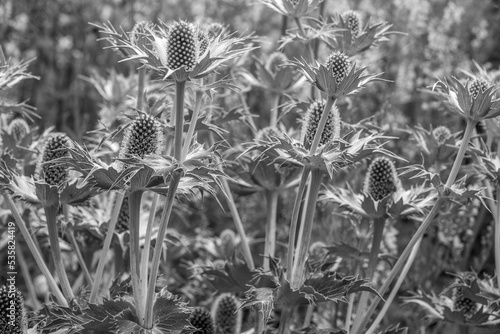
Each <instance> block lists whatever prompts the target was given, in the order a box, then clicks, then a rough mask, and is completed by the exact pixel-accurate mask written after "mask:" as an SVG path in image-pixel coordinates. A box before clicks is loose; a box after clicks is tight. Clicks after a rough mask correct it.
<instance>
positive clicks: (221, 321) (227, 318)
mask: <svg viewBox="0 0 500 334" xmlns="http://www.w3.org/2000/svg"><path fill="white" fill-rule="evenodd" d="M212 314H213V317H214V322H215V328H216V331H217V333H218V334H238V333H239V332H240V327H241V310H240V308H239V302H238V300H237V299H236V297H234V296H233V295H231V294H229V293H227V294H223V295H220V296H219V297H218V298H217V299H216V300H215V302H214V305H213V309H212Z"/></svg>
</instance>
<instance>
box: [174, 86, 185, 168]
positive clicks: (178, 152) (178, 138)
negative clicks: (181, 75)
mask: <svg viewBox="0 0 500 334" xmlns="http://www.w3.org/2000/svg"><path fill="white" fill-rule="evenodd" d="M185 90H186V81H176V82H175V134H174V158H175V159H177V160H178V161H179V162H182V132H183V126H184V94H185Z"/></svg>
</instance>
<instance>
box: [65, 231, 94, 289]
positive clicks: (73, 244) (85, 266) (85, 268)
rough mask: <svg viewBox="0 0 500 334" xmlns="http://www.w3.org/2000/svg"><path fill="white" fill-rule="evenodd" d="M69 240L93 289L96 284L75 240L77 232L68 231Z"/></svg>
mask: <svg viewBox="0 0 500 334" xmlns="http://www.w3.org/2000/svg"><path fill="white" fill-rule="evenodd" d="M66 235H67V236H68V239H69V243H70V244H71V247H72V248H73V250H74V251H75V254H76V258H77V260H78V263H79V264H80V268H81V269H82V271H83V275H84V276H85V280H86V281H87V283H88V284H89V286H90V287H91V288H92V286H93V284H94V282H93V280H92V276H90V272H89V268H87V264H86V263H85V259H84V258H83V256H82V252H81V251H80V247H78V242H77V241H76V238H75V232H74V231H73V229H68V232H67V233H66Z"/></svg>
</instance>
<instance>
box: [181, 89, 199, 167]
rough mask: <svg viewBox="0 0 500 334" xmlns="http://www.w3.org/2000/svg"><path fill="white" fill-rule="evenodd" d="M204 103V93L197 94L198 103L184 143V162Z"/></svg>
mask: <svg viewBox="0 0 500 334" xmlns="http://www.w3.org/2000/svg"><path fill="white" fill-rule="evenodd" d="M202 101H203V92H202V91H197V92H196V103H195V105H194V110H193V116H192V117H191V121H190V122H189V129H188V132H187V135H186V140H185V141H184V146H183V148H182V160H184V159H186V155H187V153H188V151H189V146H190V145H191V140H192V139H193V135H194V130H195V129H196V122H197V121H198V115H199V114H200V110H201V102H202Z"/></svg>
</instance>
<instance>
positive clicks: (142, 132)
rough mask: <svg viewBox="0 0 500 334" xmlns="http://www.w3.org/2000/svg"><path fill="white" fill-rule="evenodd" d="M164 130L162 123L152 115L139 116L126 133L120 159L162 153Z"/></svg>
mask: <svg viewBox="0 0 500 334" xmlns="http://www.w3.org/2000/svg"><path fill="white" fill-rule="evenodd" d="M161 140H162V130H161V126H160V122H158V120H156V119H155V118H154V117H152V116H150V115H144V114H143V115H141V116H138V117H137V118H136V119H135V120H133V121H132V124H130V126H129V127H128V128H127V130H126V131H125V135H124V137H123V141H122V147H121V151H120V158H125V157H127V156H138V157H140V158H144V156H145V155H147V154H153V153H160V151H161Z"/></svg>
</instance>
